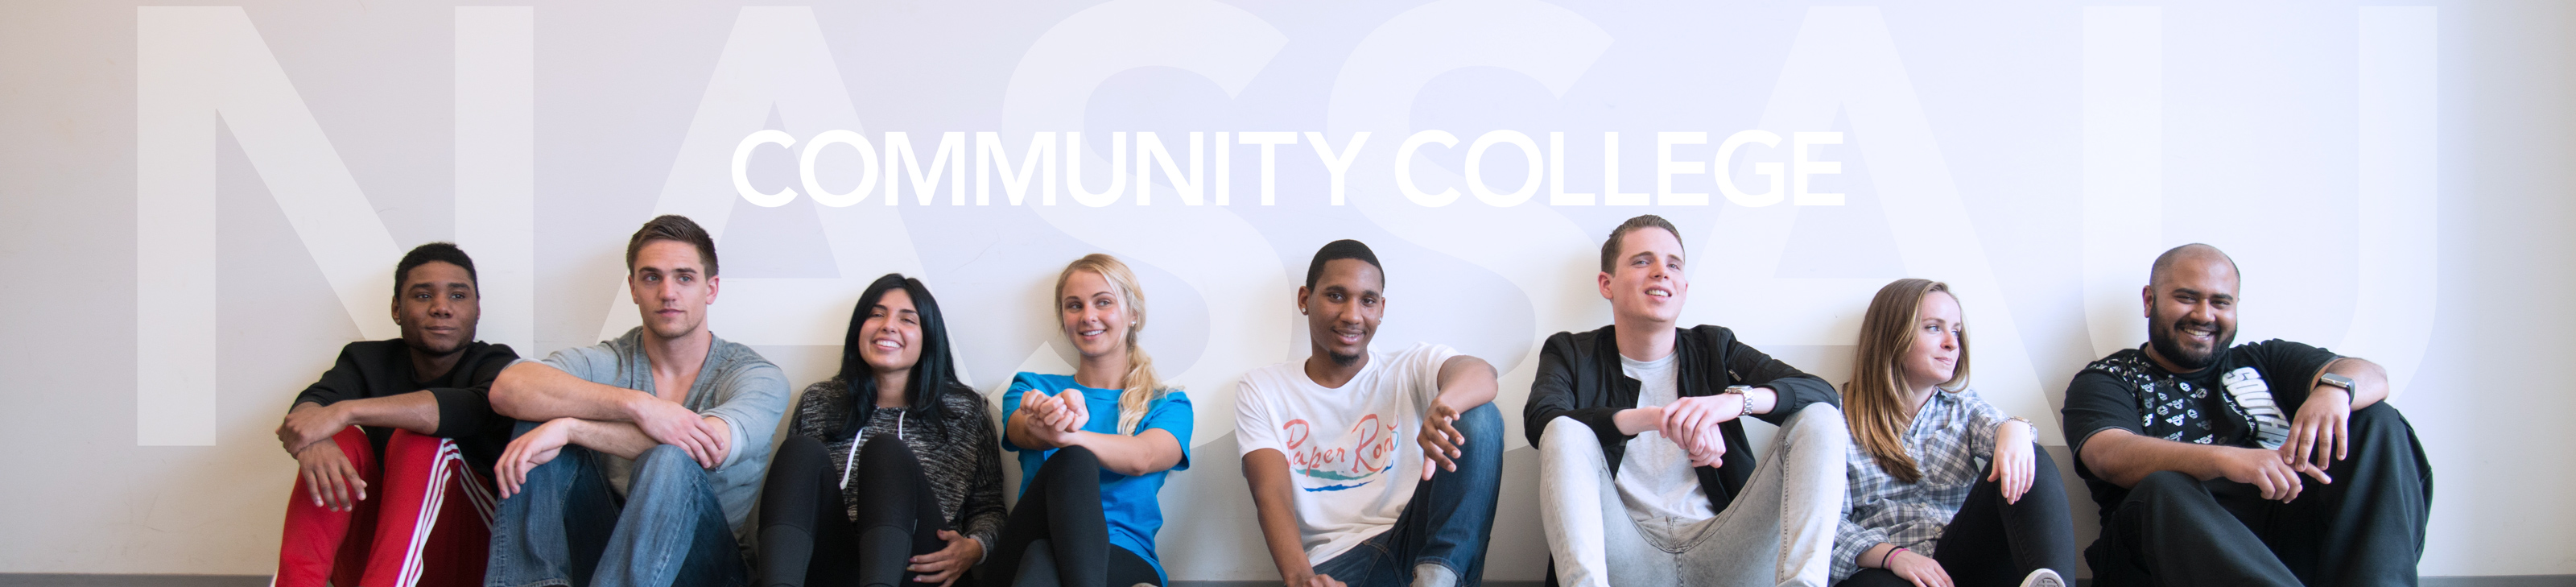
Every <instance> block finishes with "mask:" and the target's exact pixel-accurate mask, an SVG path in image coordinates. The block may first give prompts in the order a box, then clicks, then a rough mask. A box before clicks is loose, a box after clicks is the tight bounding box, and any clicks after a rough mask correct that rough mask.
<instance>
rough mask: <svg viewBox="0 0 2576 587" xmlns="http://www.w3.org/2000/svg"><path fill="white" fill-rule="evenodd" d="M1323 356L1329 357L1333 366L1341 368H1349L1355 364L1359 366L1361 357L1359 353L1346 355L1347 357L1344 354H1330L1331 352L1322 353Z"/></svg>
mask: <svg viewBox="0 0 2576 587" xmlns="http://www.w3.org/2000/svg"><path fill="white" fill-rule="evenodd" d="M1324 356H1326V357H1331V358H1332V359H1333V364H1334V365H1340V366H1343V367H1349V366H1352V365H1357V364H1359V362H1360V358H1361V357H1362V355H1361V354H1360V353H1351V354H1347V355H1345V354H1341V353H1336V352H1332V351H1325V352H1324Z"/></svg>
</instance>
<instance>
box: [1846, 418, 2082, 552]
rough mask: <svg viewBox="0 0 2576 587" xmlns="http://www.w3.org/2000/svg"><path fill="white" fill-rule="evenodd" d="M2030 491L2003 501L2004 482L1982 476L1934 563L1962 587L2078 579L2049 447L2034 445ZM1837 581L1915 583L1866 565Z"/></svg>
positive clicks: (2071, 526)
mask: <svg viewBox="0 0 2576 587" xmlns="http://www.w3.org/2000/svg"><path fill="white" fill-rule="evenodd" d="M2031 451H2032V452H2031V458H2032V460H2031V476H2030V491H2026V492H2023V493H2022V494H2021V501H2020V502H2017V503H2006V502H2005V501H2004V491H2003V483H2001V482H1997V481H1989V480H1985V479H1979V480H1978V481H1977V484H1976V485H1974V486H1971V487H1969V488H1968V501H1967V502H1966V503H1963V504H1960V505H1959V513H1957V514H1955V515H1952V516H1950V525H1948V526H1944V527H1942V528H1941V539H1940V542H1939V543H1937V544H1936V545H1935V546H1934V547H1933V548H1932V560H1933V562H1938V563H1941V570H1942V571H1945V572H1948V573H1949V574H1950V583H1951V584H1953V585H1960V586H1962V587H1979V586H1984V585H2019V584H2021V580H2022V578H2023V577H2027V576H2029V575H2030V573H2031V571H2036V570H2039V569H2042V568H2046V569H2049V570H2053V571H2057V576H2059V577H2063V578H2065V579H2066V580H2067V581H2068V582H2069V583H2070V584H2071V583H2072V582H2073V581H2074V580H2075V517H2074V514H2073V513H2071V512H2070V511H2069V510H2068V509H2066V485H2065V484H2064V483H2063V482H2060V481H2059V480H2058V479H2059V477H2058V476H2057V463H2056V461H2054V460H2052V459H2050V458H2048V451H2046V450H2042V449H2040V448H2039V447H2037V446H2033V447H2031ZM1836 585H1845V586H1851V587H1910V586H1911V585H1913V583H1910V582H1907V581H1906V580H1905V579H1904V578H1902V577H1898V576H1896V573H1893V572H1889V571H1888V570H1887V569H1861V570H1860V572H1857V573H1852V576H1851V577H1850V578H1847V579H1843V582H1841V583H1837V584H1836Z"/></svg>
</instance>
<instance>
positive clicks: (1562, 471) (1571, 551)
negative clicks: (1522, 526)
mask: <svg viewBox="0 0 2576 587" xmlns="http://www.w3.org/2000/svg"><path fill="white" fill-rule="evenodd" d="M1850 443H1851V436H1850V434H1849V433H1848V432H1845V428H1844V427H1843V414H1842V411H1840V410H1836V409H1834V406H1832V405H1830V404H1823V403H1816V404H1808V405H1807V407H1806V408H1804V409H1800V410H1798V413H1797V414H1796V415H1792V416H1790V417H1789V423H1788V425H1786V426H1781V427H1780V431H1779V433H1778V435H1777V436H1774V437H1773V440H1772V442H1771V448H1770V450H1769V451H1767V452H1765V453H1764V454H1763V455H1762V456H1761V457H1760V458H1758V459H1755V462H1758V463H1760V465H1758V466H1756V467H1754V468H1753V477H1752V479H1750V480H1749V481H1747V482H1746V483H1745V485H1744V490H1743V491H1740V492H1737V493H1736V495H1735V499H1734V500H1733V501H1732V502H1729V503H1728V504H1727V505H1726V510H1725V511H1721V512H1718V513H1717V517H1716V518H1712V519H1710V520H1708V521H1707V522H1704V523H1701V524H1698V525H1697V526H1695V527H1687V528H1684V529H1683V530H1681V531H1680V532H1678V533H1677V534H1678V535H1675V536H1659V535H1657V534H1658V533H1656V532H1649V531H1647V530H1645V529H1643V528H1640V527H1638V525H1637V523H1636V521H1635V520H1634V519H1633V518H1630V517H1628V506H1627V504H1625V503H1624V502H1623V501H1622V500H1621V499H1620V498H1619V489H1618V486H1616V485H1614V484H1612V481H1611V477H1610V464H1609V459H1608V458H1607V457H1604V456H1602V453H1601V441H1600V439H1599V437H1598V436H1595V435H1593V433H1592V428H1591V427H1589V426H1585V425H1583V423H1581V422H1576V421H1574V419H1572V418H1557V419H1555V420H1550V421H1548V423H1547V430H1546V431H1545V432H1543V433H1541V434H1540V435H1539V456H1538V474H1539V486H1538V500H1539V521H1540V524H1541V525H1542V526H1544V527H1545V528H1546V529H1547V549H1548V554H1549V555H1551V556H1553V557H1554V558H1555V562H1556V579H1557V583H1558V584H1560V585H1564V586H1565V587H1606V586H1608V585H1618V586H1619V587H1643V586H1666V585H1671V586H1700V585H1748V586H1749V585H1804V586H1808V587H1824V585H1825V581H1826V579H1827V576H1828V575H1829V574H1831V572H1832V571H1833V550H1834V549H1833V546H1834V525H1835V523H1836V522H1837V521H1839V517H1840V516H1841V511H1842V501H1843V490H1844V485H1845V483H1846V482H1847V480H1846V479H1845V478H1844V476H1843V451H1844V450H1845V448H1844V447H1845V446H1846V445H1849V444H1850Z"/></svg>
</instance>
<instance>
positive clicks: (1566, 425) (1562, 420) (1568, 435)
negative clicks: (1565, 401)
mask: <svg viewBox="0 0 2576 587" xmlns="http://www.w3.org/2000/svg"><path fill="white" fill-rule="evenodd" d="M1538 444H1539V450H1541V451H1556V450H1563V449H1566V448H1571V447H1581V446H1588V447H1593V448H1594V449H1595V450H1598V449H1599V448H1600V446H1601V437H1600V436H1599V435H1595V434H1593V433H1592V427H1591V426H1590V425H1586V424H1584V423H1582V422H1578V421H1575V419H1573V418H1568V417H1565V416H1557V417H1555V418H1553V419H1549V420H1548V421H1547V428H1544V429H1541V430H1540V431H1539V434H1538Z"/></svg>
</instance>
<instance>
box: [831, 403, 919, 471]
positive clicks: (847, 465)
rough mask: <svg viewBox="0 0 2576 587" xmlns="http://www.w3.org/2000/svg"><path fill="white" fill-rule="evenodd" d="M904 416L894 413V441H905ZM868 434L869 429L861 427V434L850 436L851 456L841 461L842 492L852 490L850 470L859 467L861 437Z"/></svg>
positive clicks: (901, 413)
mask: <svg viewBox="0 0 2576 587" xmlns="http://www.w3.org/2000/svg"><path fill="white" fill-rule="evenodd" d="M904 415H905V414H904V413H903V412H901V411H897V412H895V413H894V439H895V440H903V417H904ZM867 434H868V429H867V428H865V427H861V428H859V433H857V434H852V435H850V456H847V457H843V458H842V459H841V490H842V491H849V490H850V470H851V469H852V468H854V467H855V466H857V465H858V463H859V437H862V436H866V435H867Z"/></svg>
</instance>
